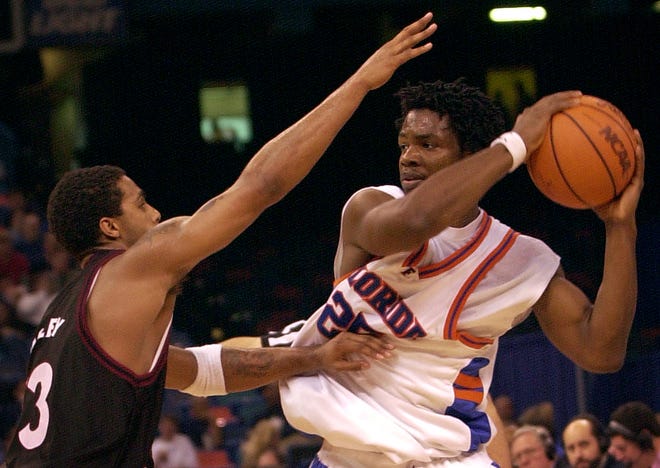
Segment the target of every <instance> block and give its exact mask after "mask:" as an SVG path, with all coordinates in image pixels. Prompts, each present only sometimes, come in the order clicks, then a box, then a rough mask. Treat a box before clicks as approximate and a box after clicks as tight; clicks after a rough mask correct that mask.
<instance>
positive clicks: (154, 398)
mask: <svg viewBox="0 0 660 468" xmlns="http://www.w3.org/2000/svg"><path fill="white" fill-rule="evenodd" d="M121 253H123V251H122V250H99V251H97V252H95V253H94V254H93V255H92V258H91V259H90V261H89V262H88V263H87V265H86V266H85V268H84V269H83V270H82V271H80V273H79V274H78V275H77V276H76V277H75V278H72V279H71V280H70V281H69V282H68V283H67V284H66V285H65V286H64V287H63V288H62V290H61V291H60V293H59V294H58V295H57V297H56V298H55V299H54V300H53V302H52V303H51V305H50V307H49V308H48V310H47V312H46V314H45V316H44V318H43V319H42V321H41V324H40V326H39V330H38V332H37V334H36V336H35V341H34V343H33V348H32V353H31V355H30V363H29V368H28V374H27V381H26V383H27V391H26V393H25V402H24V405H23V412H22V414H21V416H20V418H19V421H18V424H17V426H16V435H15V436H14V439H13V441H12V443H11V445H10V448H9V452H8V456H7V460H8V466H9V467H64V466H71V467H73V466H75V467H92V466H94V467H144V466H153V461H152V460H151V444H152V442H153V439H154V437H155V435H156V431H157V427H158V419H159V417H160V411H161V406H162V397H163V389H164V386H165V370H166V369H165V361H166V358H167V343H166V342H164V343H163V346H162V350H161V351H160V356H158V358H157V362H156V364H155V365H154V366H153V369H152V370H151V371H150V372H149V373H147V374H144V375H136V374H135V373H133V372H132V371H130V370H129V369H127V368H126V367H124V366H122V365H121V364H119V363H118V362H116V361H114V360H113V359H112V358H111V357H110V356H109V355H107V354H106V353H105V352H104V351H103V350H102V349H101V348H100V347H99V345H98V344H97V343H96V341H95V340H94V338H93V337H92V335H91V332H90V330H89V327H88V323H87V314H86V309H87V307H86V304H87V299H88V296H89V293H90V291H91V288H92V286H93V283H94V280H95V278H96V275H97V274H98V271H99V270H100V268H101V267H102V266H103V265H104V264H105V263H106V262H108V261H109V260H110V259H112V258H114V257H115V256H117V255H120V254H121ZM118 294H121V291H118Z"/></svg>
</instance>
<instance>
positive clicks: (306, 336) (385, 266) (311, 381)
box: [280, 186, 559, 466]
mask: <svg viewBox="0 0 660 468" xmlns="http://www.w3.org/2000/svg"><path fill="white" fill-rule="evenodd" d="M374 188H376V189H379V190H383V191H387V193H390V194H391V195H393V196H396V197H400V196H403V192H402V191H401V190H400V189H398V188H397V187H393V186H385V187H374ZM372 189H373V188H372ZM397 190H398V191H397ZM349 202H350V200H349ZM340 242H341V241H340ZM338 255H339V256H341V252H339V254H338ZM558 266H559V257H558V256H557V255H556V254H555V253H554V252H553V251H552V250H551V249H550V248H549V247H548V246H546V245H545V244H544V243H543V242H541V241H539V240H537V239H534V238H531V237H528V236H524V235H521V234H519V233H517V232H515V231H513V230H512V229H510V228H509V227H507V226H505V225H504V224H502V223H500V222H499V221H497V220H496V219H494V218H492V217H490V216H488V215H487V214H486V213H485V212H484V211H483V210H482V211H481V212H480V215H479V216H478V217H477V218H476V219H475V220H474V221H473V222H471V223H470V224H469V225H467V226H465V227H463V228H447V229H445V230H444V231H442V232H441V233H440V234H438V235H437V236H435V237H433V238H432V239H430V240H429V241H427V242H426V243H425V244H424V245H423V246H421V247H420V248H419V249H417V250H415V251H413V252H404V253H400V254H394V255H389V256H386V257H383V258H379V259H375V260H373V261H371V262H369V263H368V264H367V265H365V266H364V267H362V268H360V269H358V270H356V271H354V272H352V273H351V274H350V275H348V276H347V277H346V278H344V279H343V280H341V281H340V282H339V283H338V284H337V285H336V286H335V288H334V290H333V291H332V293H331V295H330V298H329V299H328V302H327V303H326V304H325V305H324V306H322V307H320V308H319V309H318V310H317V311H316V312H315V313H314V314H313V315H312V317H311V318H310V319H309V320H307V322H306V324H305V326H304V327H303V329H302V330H301V331H300V332H299V334H298V336H297V337H296V339H295V341H294V343H293V345H294V346H304V345H311V344H320V343H323V342H325V341H327V340H328V339H330V338H332V337H333V336H335V335H336V334H337V333H338V332H340V331H343V330H350V331H353V332H358V333H384V334H387V335H390V336H391V339H392V341H393V343H394V345H395V347H396V348H395V350H394V352H393V356H392V357H391V358H389V359H385V360H381V361H372V363H371V367H370V368H369V369H367V370H364V371H358V372H344V373H336V374H334V373H333V374H330V373H319V374H316V375H311V376H300V377H294V378H291V379H288V380H287V381H284V382H282V383H281V384H280V393H281V397H282V398H281V399H282V406H283V408H284V412H285V414H286V417H287V419H288V420H289V421H290V423H291V424H292V425H293V426H295V427H297V428H298V429H300V430H302V431H304V432H307V433H313V434H318V435H320V436H321V437H323V438H324V439H325V441H326V442H327V443H329V444H330V445H331V446H332V447H333V451H335V452H341V451H342V450H345V451H346V453H347V454H350V453H354V454H355V453H362V452H371V453H374V452H375V454H374V457H376V458H374V460H376V459H379V458H378V457H383V456H385V457H386V459H388V460H389V461H391V462H392V463H393V464H401V466H408V464H410V465H409V466H412V464H413V463H420V464H422V463H429V462H432V461H433V460H439V459H444V458H453V457H458V456H461V455H465V454H468V453H473V452H475V451H477V450H479V449H480V447H483V445H482V444H485V443H487V442H488V441H489V440H490V438H491V437H492V435H493V431H494V426H493V424H492V422H491V421H490V420H489V418H488V416H487V415H486V413H485V407H486V394H487V393H488V390H489V387H490V384H491V380H492V374H493V367H494V364H495V357H496V354H497V343H498V337H500V336H501V335H503V334H504V333H506V332H507V331H508V330H510V329H511V328H512V327H513V326H514V325H516V324H517V323H520V322H521V321H522V320H524V319H525V318H526V317H527V316H528V315H529V313H530V310H531V309H530V308H531V306H532V305H533V304H534V303H535V302H536V301H537V300H538V299H539V297H540V296H541V294H542V293H543V291H544V290H545V288H546V287H547V285H548V283H549V281H550V280H551V278H552V277H553V275H554V274H555V272H556V271H557V268H558ZM354 451H358V452H354ZM321 453H323V452H321ZM376 454H382V455H376ZM365 455H366V456H367V458H366V459H367V460H368V457H369V455H368V454H365ZM340 458H341V457H340ZM352 458H354V457H351V456H350V455H349V456H346V457H345V459H348V460H351V459H352ZM360 458H361V459H362V460H364V458H363V457H360ZM380 459H381V460H382V458H380ZM322 461H323V459H322ZM338 465H339V463H338ZM333 466H334V465H333ZM346 466H369V462H368V461H367V462H361V463H360V464H347V465H346ZM373 466H376V465H373ZM380 466H382V465H380Z"/></svg>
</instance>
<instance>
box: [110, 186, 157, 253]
mask: <svg viewBox="0 0 660 468" xmlns="http://www.w3.org/2000/svg"><path fill="white" fill-rule="evenodd" d="M118 185H119V188H120V189H121V191H122V193H123V194H124V196H123V198H122V201H121V209H122V214H121V216H119V217H118V218H117V222H118V224H119V226H120V230H121V237H122V239H123V240H124V242H125V243H126V244H127V245H128V246H131V245H133V244H135V242H137V240H138V239H139V238H140V237H142V236H143V235H144V234H145V233H146V232H147V231H148V230H149V229H151V228H152V227H154V226H155V225H157V224H158V223H159V222H160V213H159V212H158V210H157V209H155V208H154V207H153V206H151V205H150V204H149V203H147V200H146V198H145V194H144V191H142V189H140V187H138V186H137V185H136V184H135V182H133V181H132V180H131V179H130V178H129V177H127V176H124V177H122V178H121V179H120V180H119V183H118Z"/></svg>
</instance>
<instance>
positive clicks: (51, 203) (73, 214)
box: [47, 166, 126, 260]
mask: <svg viewBox="0 0 660 468" xmlns="http://www.w3.org/2000/svg"><path fill="white" fill-rule="evenodd" d="M125 174H126V172H124V170H123V169H121V168H119V167H116V166H93V167H87V168H82V169H74V170H72V171H69V172H67V173H66V174H64V176H62V178H61V179H60V180H59V182H58V183H57V185H55V188H54V189H53V191H52V192H51V194H50V196H49V198H48V210H47V216H48V224H49V229H50V231H51V232H52V233H53V234H54V235H55V238H56V239H57V240H58V242H60V243H61V244H62V245H63V246H64V247H65V248H66V249H67V250H68V251H69V252H70V253H71V254H72V255H73V256H75V257H76V259H78V260H82V258H83V257H84V255H85V254H86V253H87V252H88V251H89V250H90V249H92V248H94V247H95V246H96V245H97V243H98V241H99V237H100V235H101V231H100V229H99V220H100V219H101V218H102V217H104V216H120V215H121V200H122V192H121V190H120V189H119V186H118V185H117V182H118V181H119V179H121V177H122V176H124V175H125Z"/></svg>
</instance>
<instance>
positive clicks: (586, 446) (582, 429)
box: [558, 413, 624, 468]
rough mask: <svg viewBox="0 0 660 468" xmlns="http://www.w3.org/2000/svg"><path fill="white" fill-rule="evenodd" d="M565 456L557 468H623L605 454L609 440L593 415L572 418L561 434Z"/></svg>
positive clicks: (583, 414) (587, 414)
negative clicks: (560, 467) (559, 467)
mask: <svg viewBox="0 0 660 468" xmlns="http://www.w3.org/2000/svg"><path fill="white" fill-rule="evenodd" d="M562 440H563V443H564V451H565V453H566V456H565V457H564V458H563V460H564V461H563V462H562V463H561V464H558V466H562V467H568V468H623V466H624V465H623V464H622V463H620V462H618V461H616V460H615V459H614V458H613V457H612V456H611V455H610V454H608V453H607V449H608V447H609V439H608V437H607V434H606V433H605V429H604V428H603V425H602V424H601V423H600V421H599V420H598V418H596V416H594V415H593V414H589V413H582V414H579V415H577V416H575V417H574V418H572V419H571V420H570V421H569V422H568V424H567V425H566V427H565V428H564V432H563V433H562Z"/></svg>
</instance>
